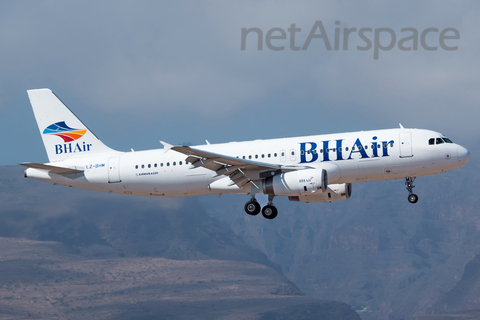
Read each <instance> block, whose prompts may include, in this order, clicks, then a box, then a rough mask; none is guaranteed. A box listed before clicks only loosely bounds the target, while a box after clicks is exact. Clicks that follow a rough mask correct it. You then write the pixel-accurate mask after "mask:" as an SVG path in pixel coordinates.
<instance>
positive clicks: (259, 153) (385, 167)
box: [25, 128, 470, 197]
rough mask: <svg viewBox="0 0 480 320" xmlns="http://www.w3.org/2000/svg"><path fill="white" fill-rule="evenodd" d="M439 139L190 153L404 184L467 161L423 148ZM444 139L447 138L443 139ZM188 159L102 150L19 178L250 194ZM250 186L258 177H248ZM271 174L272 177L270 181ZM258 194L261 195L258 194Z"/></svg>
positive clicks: (388, 134)
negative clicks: (61, 170) (63, 170)
mask: <svg viewBox="0 0 480 320" xmlns="http://www.w3.org/2000/svg"><path fill="white" fill-rule="evenodd" d="M432 138H433V139H434V141H435V140H436V139H437V138H439V139H440V140H442V138H444V136H443V135H441V134H440V133H437V132H434V131H429V130H421V129H403V128H401V129H388V130H376V131H361V132H352V133H340V134H328V135H317V136H304V137H297V138H283V139H271V140H255V141H246V142H230V143H222V144H208V145H202V146H196V147H195V148H196V149H200V150H203V151H208V152H212V153H217V154H222V155H226V156H230V157H238V158H240V159H247V160H252V161H257V162H262V163H268V164H280V165H287V166H288V165H296V166H298V165H304V166H307V167H311V168H319V169H326V170H327V172H328V173H329V176H328V183H329V184H330V183H335V184H342V183H354V182H364V181H377V180H390V179H403V178H405V177H418V176H425V175H431V174H436V173H441V172H445V171H448V170H452V169H455V168H458V167H460V166H462V165H464V164H465V163H466V162H468V160H469V158H470V155H469V153H468V150H467V149H465V148H464V147H462V146H460V145H458V144H455V143H447V142H445V140H442V143H436V144H429V140H431V139H432ZM447 141H448V139H447ZM186 158H187V156H185V155H184V154H182V153H178V152H176V151H173V150H169V151H167V152H165V150H164V149H156V150H148V151H139V152H108V153H100V154H95V155H93V156H85V157H81V156H80V157H75V158H68V159H66V160H64V161H60V162H55V163H53V164H54V165H55V166H62V167H68V168H81V169H82V170H83V174H80V175H74V174H73V175H60V174H55V173H52V172H47V171H44V170H37V169H34V168H29V169H27V170H26V171H25V176H26V177H29V178H33V179H37V180H42V181H49V182H53V183H58V184H63V185H68V186H73V187H79V188H86V189H92V190H99V191H106V192H114V193H122V194H131V195H139V196H164V197H184V196H195V195H205V194H219V193H241V194H248V193H250V192H251V185H250V184H248V185H246V186H245V187H238V186H237V185H235V184H233V185H231V184H230V183H229V182H231V181H230V179H229V177H227V176H224V175H218V176H216V174H215V172H214V171H212V170H209V169H207V168H203V167H199V168H193V169H192V166H191V164H189V163H187V162H186V160H185V159H186ZM248 174H249V175H250V179H251V180H252V181H256V180H259V181H260V177H259V173H257V172H248ZM273 174H274V173H273V172H272V175H273ZM260 192H261V191H260Z"/></svg>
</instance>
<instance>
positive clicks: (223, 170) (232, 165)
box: [160, 141, 310, 188]
mask: <svg viewBox="0 0 480 320" xmlns="http://www.w3.org/2000/svg"><path fill="white" fill-rule="evenodd" d="M160 143H161V144H163V145H164V147H165V149H164V150H165V152H167V151H168V150H173V151H176V152H179V153H183V154H184V155H186V156H187V158H186V159H185V161H187V162H190V163H191V164H192V167H191V169H195V168H200V167H203V168H206V169H209V170H212V171H214V172H215V173H216V174H215V175H214V177H218V176H221V175H225V176H229V177H230V179H231V180H232V182H231V183H230V185H233V184H236V185H237V186H238V187H240V188H241V187H243V186H244V185H245V184H247V183H248V182H251V180H252V175H251V174H249V173H251V172H255V173H257V174H258V179H265V178H267V177H271V176H272V175H274V174H276V173H279V172H286V171H294V170H303V169H308V168H310V167H305V166H295V165H279V164H271V163H265V162H260V161H252V160H246V159H240V158H236V157H231V156H227V155H223V154H218V153H214V152H210V151H204V150H200V149H197V148H193V147H187V146H173V145H171V144H168V143H166V142H163V141H160Z"/></svg>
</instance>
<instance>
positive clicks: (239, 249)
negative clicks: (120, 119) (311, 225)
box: [0, 166, 360, 320]
mask: <svg viewBox="0 0 480 320" xmlns="http://www.w3.org/2000/svg"><path fill="white" fill-rule="evenodd" d="M22 171H23V170H22V168H20V167H16V166H11V167H0V266H1V267H0V270H1V272H0V319H12V318H34V319H65V318H75V319H92V317H94V318H96V319H319V318H321V319H332V320H333V319H346V320H350V319H352V320H354V319H355V320H359V319H360V318H359V316H358V314H356V313H355V312H354V311H353V310H352V308H351V307H350V306H348V305H347V304H345V303H341V302H334V301H325V300H318V299H313V298H307V297H305V296H304V295H303V294H302V293H301V291H300V290H299V289H298V287H297V286H296V285H295V284H293V283H292V282H291V281H289V280H288V279H287V278H285V277H284V276H283V275H282V274H281V272H279V270H280V268H279V266H278V265H277V264H274V263H272V262H271V261H270V260H269V259H268V258H267V257H266V256H265V254H263V253H262V252H260V251H259V250H257V249H253V248H251V247H250V246H249V245H247V244H245V243H244V241H243V240H242V239H241V238H240V237H239V236H237V235H235V234H234V233H233V232H232V231H231V230H230V229H229V228H228V227H226V226H225V225H224V224H222V223H220V222H219V221H218V220H217V219H214V218H210V217H209V216H208V215H207V214H206V212H205V211H204V210H203V208H202V205H201V204H200V203H198V200H197V199H196V198H192V199H150V198H137V197H128V196H118V195H113V194H107V193H97V192H92V191H88V190H80V189H70V188H67V187H63V186H54V185H50V184H47V183H42V182H38V181H33V180H30V179H24V178H23V177H22Z"/></svg>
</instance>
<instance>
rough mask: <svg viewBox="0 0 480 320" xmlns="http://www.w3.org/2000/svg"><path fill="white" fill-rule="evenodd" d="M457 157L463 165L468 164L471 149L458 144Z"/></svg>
mask: <svg viewBox="0 0 480 320" xmlns="http://www.w3.org/2000/svg"><path fill="white" fill-rule="evenodd" d="M457 159H458V161H460V162H461V163H462V165H464V164H466V163H467V162H468V161H470V151H468V150H467V148H464V147H462V146H458V148H457Z"/></svg>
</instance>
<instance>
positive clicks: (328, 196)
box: [288, 183, 352, 203]
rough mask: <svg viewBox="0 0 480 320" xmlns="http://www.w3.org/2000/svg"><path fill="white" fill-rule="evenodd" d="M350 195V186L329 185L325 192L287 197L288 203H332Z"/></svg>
mask: <svg viewBox="0 0 480 320" xmlns="http://www.w3.org/2000/svg"><path fill="white" fill-rule="evenodd" d="M351 195H352V184H351V183H342V184H330V185H329V186H328V187H327V190H326V191H325V192H321V193H320V192H316V193H310V194H302V195H299V196H289V197H288V200H290V201H301V202H307V203H308V202H332V201H340V200H347V199H348V198H350V196H351Z"/></svg>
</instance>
